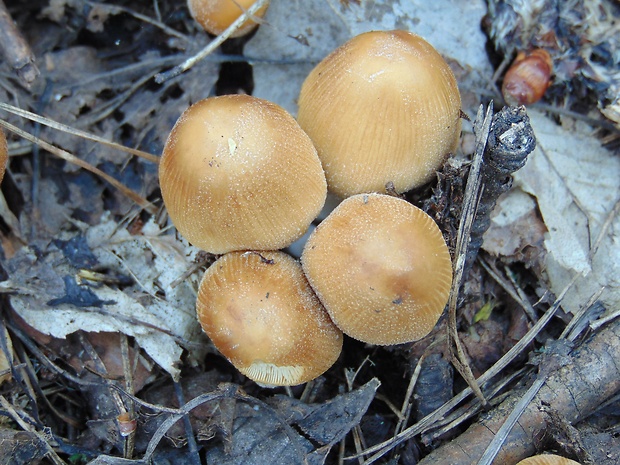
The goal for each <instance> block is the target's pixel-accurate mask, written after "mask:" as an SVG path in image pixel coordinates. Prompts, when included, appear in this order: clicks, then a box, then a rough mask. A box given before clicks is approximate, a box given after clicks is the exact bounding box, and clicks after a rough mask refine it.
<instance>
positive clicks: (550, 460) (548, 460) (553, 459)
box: [517, 454, 579, 465]
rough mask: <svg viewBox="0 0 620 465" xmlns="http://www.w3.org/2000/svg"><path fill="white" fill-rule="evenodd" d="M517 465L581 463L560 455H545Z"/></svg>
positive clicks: (575, 464) (566, 464) (530, 458)
mask: <svg viewBox="0 0 620 465" xmlns="http://www.w3.org/2000/svg"><path fill="white" fill-rule="evenodd" d="M517 465H579V463H578V462H575V461H574V460H570V459H567V458H565V457H560V456H559V455H553V454H544V455H535V456H534V457H529V458H527V459H524V460H521V461H520V462H519V463H518V464H517Z"/></svg>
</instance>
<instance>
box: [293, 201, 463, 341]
mask: <svg viewBox="0 0 620 465" xmlns="http://www.w3.org/2000/svg"><path fill="white" fill-rule="evenodd" d="M301 261H302V266H303V269H304V272H305V273H306V276H307V278H308V281H309V282H310V285H311V286H312V288H313V289H314V291H315V292H316V294H317V295H318V297H319V299H320V300H321V302H322V303H323V305H325V308H326V309H327V311H328V312H329V315H330V316H331V318H332V320H333V321H334V323H336V326H338V327H339V328H340V329H341V330H342V331H343V332H344V333H345V334H347V335H349V336H351V337H353V338H355V339H359V340H360V341H364V342H367V343H371V344H380V345H390V344H401V343H405V342H410V341H414V340H417V339H420V338H422V337H424V336H426V334H428V333H429V332H430V331H431V329H433V327H434V326H435V324H436V323H437V320H438V319H439V317H440V316H441V314H442V312H443V309H444V307H445V305H446V303H447V301H448V296H449V294H450V286H451V283H452V264H451V260H450V254H449V252H448V247H447V246H446V243H445V241H444V239H443V236H442V235H441V232H440V231H439V228H438V227H437V225H436V224H435V222H434V221H433V220H432V218H431V217H430V216H428V215H427V214H426V213H424V212H423V211H422V210H420V209H419V208H417V207H415V206H413V205H411V204H410V203H409V202H407V201H405V200H401V199H399V198H396V197H390V196H387V195H381V194H359V195H355V196H352V197H349V198H348V199H346V200H344V201H343V202H342V203H341V204H340V205H339V206H338V207H337V208H336V209H335V210H334V211H333V212H332V213H331V214H330V215H329V216H328V217H327V218H326V219H325V220H324V221H323V222H322V223H321V224H320V225H319V226H318V227H317V228H316V230H315V231H314V232H313V233H312V235H311V236H310V238H309V239H308V242H307V243H306V246H305V248H304V251H303V254H302V256H301Z"/></svg>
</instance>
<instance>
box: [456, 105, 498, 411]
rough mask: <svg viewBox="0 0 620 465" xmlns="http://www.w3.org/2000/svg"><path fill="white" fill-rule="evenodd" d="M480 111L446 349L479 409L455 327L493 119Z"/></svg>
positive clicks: (476, 389)
mask: <svg viewBox="0 0 620 465" xmlns="http://www.w3.org/2000/svg"><path fill="white" fill-rule="evenodd" d="M482 109H483V107H482V106H480V108H479V109H478V114H477V116H476V121H474V133H475V135H476V151H475V153H474V159H473V160H472V165H471V168H470V169H469V175H468V177H467V187H466V189H465V197H464V199H463V210H462V214H461V220H460V223H459V229H458V233H457V240H456V252H455V256H456V259H455V265H454V278H453V280H452V288H451V289H450V299H449V300H448V341H449V343H450V342H451V344H450V346H451V347H452V346H453V347H454V348H455V349H456V354H453V353H452V354H451V359H452V360H451V361H452V364H453V365H454V366H455V368H456V369H457V370H458V371H459V373H460V374H461V376H462V377H463V378H464V379H465V381H467V384H468V385H469V386H470V387H471V388H472V390H473V391H474V393H475V394H476V396H477V397H478V398H479V399H480V401H481V402H482V405H487V400H486V399H485V398H484V395H483V394H482V391H481V390H480V386H479V385H478V383H477V382H476V379H475V377H474V375H473V373H472V371H471V368H470V367H469V364H468V363H467V359H466V357H465V353H464V351H463V347H462V345H461V341H460V339H459V336H458V330H457V323H456V307H457V303H458V296H459V291H460V289H461V284H462V282H463V277H464V272H465V264H466V261H467V250H468V245H469V237H470V234H471V227H472V224H473V221H474V218H475V216H476V208H477V205H478V200H479V198H480V194H481V180H480V169H481V168H482V162H483V156H484V151H485V148H486V145H487V140H488V137H489V131H490V130H491V121H492V119H493V102H491V103H490V104H489V106H488V108H487V111H486V113H485V116H484V119H483V118H482V115H483V111H482Z"/></svg>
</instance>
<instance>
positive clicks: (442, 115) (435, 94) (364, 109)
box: [297, 31, 461, 197]
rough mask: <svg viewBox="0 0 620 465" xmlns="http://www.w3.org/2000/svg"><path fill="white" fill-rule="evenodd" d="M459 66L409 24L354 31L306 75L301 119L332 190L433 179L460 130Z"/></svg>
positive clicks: (345, 192) (377, 188) (402, 187)
mask: <svg viewBox="0 0 620 465" xmlns="http://www.w3.org/2000/svg"><path fill="white" fill-rule="evenodd" d="M460 108H461V97H460V94H459V90H458V87H457V83H456V79H455V78H454V74H453V73H452V71H451V70H450V67H449V66H448V64H447V63H446V61H445V60H444V59H443V58H442V57H441V55H440V54H439V53H438V52H437V51H436V50H435V49H434V48H433V47H432V46H431V45H430V44H429V43H428V42H426V41H425V40H424V39H422V38H421V37H419V36H417V35H415V34H411V33H409V32H405V31H375V32H367V33H364V34H361V35H359V36H357V37H354V38H353V39H351V40H350V41H348V42H347V43H345V44H344V45H342V46H341V47H339V48H338V49H336V50H335V51H334V52H332V53H331V54H330V55H329V56H327V57H326V58H325V59H324V60H323V61H321V62H320V63H319V64H318V65H317V66H316V67H315V68H314V70H313V71H312V72H311V73H310V75H309V76H308V77H307V78H306V80H305V82H304V84H303V86H302V89H301V94H300V96H299V113H298V117H297V120H298V121H299V124H300V126H301V127H302V128H303V129H304V130H305V131H306V132H307V133H308V135H309V136H310V138H311V139H312V141H313V142H314V144H315V146H316V147H317V150H318V152H319V157H320V158H321V162H322V163H323V168H324V169H325V174H326V176H327V185H328V187H329V189H330V191H332V192H334V193H335V194H337V195H339V196H342V197H346V196H350V195H353V194H358V193H364V192H385V186H386V184H387V183H389V182H392V183H393V184H394V187H395V188H396V191H397V192H405V191H408V190H410V189H412V188H414V187H418V186H420V185H422V184H424V183H426V182H427V181H429V180H430V179H431V178H432V177H433V176H434V174H435V171H436V170H437V169H438V168H439V167H440V166H441V164H442V163H443V161H444V160H445V159H446V157H447V156H448V154H450V153H453V152H454V151H455V150H456V147H457V144H458V140H459V137H460V131H461V121H460Z"/></svg>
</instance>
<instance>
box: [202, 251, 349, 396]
mask: <svg viewBox="0 0 620 465" xmlns="http://www.w3.org/2000/svg"><path fill="white" fill-rule="evenodd" d="M196 307H197V311H198V319H199V320H200V324H201V325H202V328H203V329H204V331H205V332H206V333H207V335H208V336H209V338H211V340H212V341H213V344H215V346H216V347H217V348H218V350H219V351H220V352H221V353H222V354H223V355H224V356H225V357H226V358H228V360H230V362H231V363H232V364H233V365H234V366H235V367H236V368H237V369H238V370H239V371H240V372H241V373H243V374H244V375H246V376H247V377H248V378H250V379H252V380H254V381H256V382H258V383H260V384H265V385H271V386H290V385H296V384H301V383H305V382H307V381H310V380H311V379H314V378H316V377H317V376H319V375H321V374H322V373H324V372H325V371H326V370H327V369H328V368H329V367H331V366H332V365H333V364H334V362H335V361H336V360H337V359H338V356H339V355H340V352H341V350H342V332H341V331H340V330H339V329H338V328H336V326H334V324H333V323H332V321H331V320H330V319H329V316H328V315H327V312H326V311H325V309H324V308H323V306H322V305H321V303H320V302H319V300H318V299H317V297H316V296H315V295H314V293H313V292H312V289H311V288H310V286H309V285H308V282H307V281H306V278H305V276H304V274H303V271H302V270H301V266H300V265H299V263H298V262H297V261H295V260H294V259H293V258H291V257H290V256H288V255H286V254H285V253H283V252H233V253H230V254H226V255H224V256H223V257H221V258H220V259H219V260H217V261H216V262H215V263H214V264H213V265H211V267H209V269H208V270H207V271H206V273H205V275H204V277H203V279H202V282H201V284H200V289H199V291H198V300H197V303H196Z"/></svg>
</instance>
